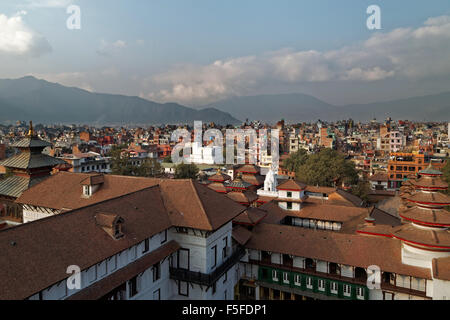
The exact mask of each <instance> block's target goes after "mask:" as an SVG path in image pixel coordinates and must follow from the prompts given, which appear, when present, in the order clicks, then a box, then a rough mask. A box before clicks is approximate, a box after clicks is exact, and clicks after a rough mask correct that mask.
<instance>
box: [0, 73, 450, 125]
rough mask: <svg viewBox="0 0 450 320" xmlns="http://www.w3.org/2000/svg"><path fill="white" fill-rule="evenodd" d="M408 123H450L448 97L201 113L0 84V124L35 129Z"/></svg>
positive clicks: (23, 83)
mask: <svg viewBox="0 0 450 320" xmlns="http://www.w3.org/2000/svg"><path fill="white" fill-rule="evenodd" d="M374 117H375V118H377V119H379V120H382V119H385V118H387V117H391V118H393V119H396V120H399V119H408V120H413V121H448V120H450V92H444V93H440V94H435V95H427V96H421V97H413V98H407V99H401V100H395V101H388V102H377V103H370V104H353V105H345V106H337V105H332V104H329V103H326V102H324V101H322V100H320V99H317V98H315V97H313V96H311V95H307V94H301V93H294V94H278V95H258V96H244V97H235V98H230V99H227V100H222V101H218V102H215V103H212V104H209V105H206V106H202V107H199V108H190V107H186V106H183V105H180V104H177V103H164V104H161V103H156V102H153V101H149V100H145V99H142V98H139V97H133V96H124V95H113V94H102V93H92V92H89V91H86V90H82V89H79V88H74V87H65V86H62V85H60V84H57V83H50V82H47V81H45V80H39V79H36V78H34V77H31V76H29V77H24V78H20V79H4V80H2V79H0V122H8V121H9V122H11V121H16V120H33V121H35V122H36V123H38V122H40V123H44V124H49V123H68V124H69V123H83V124H84V123H86V124H94V125H95V124H98V125H125V124H134V125H140V124H142V125H146V124H181V123H190V124H192V122H193V121H194V120H201V121H203V122H205V123H206V122H215V123H217V124H233V125H236V124H240V123H242V121H243V120H245V119H250V120H260V121H264V122H268V123H274V122H276V121H278V120H280V119H285V120H286V121H287V122H288V123H297V122H310V121H317V120H318V119H321V120H325V121H336V120H342V119H348V118H352V119H354V120H357V121H368V120H371V119H373V118H374ZM238 119H239V120H238Z"/></svg>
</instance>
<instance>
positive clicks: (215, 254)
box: [211, 246, 217, 268]
mask: <svg viewBox="0 0 450 320" xmlns="http://www.w3.org/2000/svg"><path fill="white" fill-rule="evenodd" d="M211 251H212V256H213V265H212V268H215V267H216V265H217V246H214V247H212V248H211Z"/></svg>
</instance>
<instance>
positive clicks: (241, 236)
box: [231, 226, 252, 246]
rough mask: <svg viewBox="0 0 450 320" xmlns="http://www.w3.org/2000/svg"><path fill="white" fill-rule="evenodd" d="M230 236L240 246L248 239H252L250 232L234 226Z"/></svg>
mask: <svg viewBox="0 0 450 320" xmlns="http://www.w3.org/2000/svg"><path fill="white" fill-rule="evenodd" d="M231 236H232V237H233V239H234V240H236V241H237V243H239V244H240V245H242V246H243V245H245V244H246V243H247V242H248V241H249V240H250V238H251V237H252V232H251V231H249V230H247V229H246V228H244V227H243V226H235V227H233V231H232V233H231Z"/></svg>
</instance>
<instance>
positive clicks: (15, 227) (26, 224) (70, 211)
mask: <svg viewBox="0 0 450 320" xmlns="http://www.w3.org/2000/svg"><path fill="white" fill-rule="evenodd" d="M154 187H159V184H156V185H153V186H149V187H146V188H143V189H140V190H136V191H133V192H130V193H126V194H122V195H120V196H117V197H114V198H109V199H105V200H102V201H99V202H95V203H91V204H88V205H86V206H83V207H79V208H76V209H71V210H69V211H65V212H61V213H59V214H56V215H51V216H48V217H45V218H41V219H37V220H34V221H30V222H27V223H22V224H19V225H16V226H12V227H10V228H7V229H5V230H2V232H7V231H9V230H15V229H17V228H20V227H25V226H28V225H35V224H37V223H42V222H45V221H47V220H48V219H51V218H60V217H62V216H65V215H67V214H70V213H73V212H76V211H79V210H82V209H86V208H90V207H93V206H96V205H99V204H102V203H105V202H108V201H112V200H117V199H120V198H123V197H126V196H130V195H132V194H136V193H138V192H142V191H146V190H148V189H152V188H154Z"/></svg>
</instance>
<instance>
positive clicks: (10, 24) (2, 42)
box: [0, 11, 52, 57]
mask: <svg viewBox="0 0 450 320" xmlns="http://www.w3.org/2000/svg"><path fill="white" fill-rule="evenodd" d="M24 15H26V11H20V12H19V13H17V14H16V15H15V16H12V17H7V16H6V15H4V14H0V54H4V55H12V56H32V57H38V56H40V55H42V54H45V53H48V52H50V51H51V50H52V49H51V46H50V44H49V43H48V41H47V40H46V39H45V38H44V37H43V36H42V35H40V34H38V33H37V32H35V31H33V30H31V29H30V28H29V27H28V26H27V25H26V24H25V22H24V21H23V18H22V17H23V16H24Z"/></svg>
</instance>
